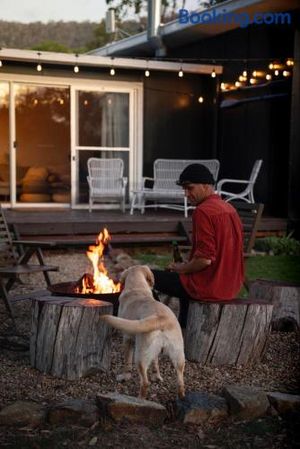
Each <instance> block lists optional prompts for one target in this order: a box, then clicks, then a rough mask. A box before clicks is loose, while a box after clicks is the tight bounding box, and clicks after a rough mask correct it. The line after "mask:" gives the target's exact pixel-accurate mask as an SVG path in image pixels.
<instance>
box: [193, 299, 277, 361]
mask: <svg viewBox="0 0 300 449" xmlns="http://www.w3.org/2000/svg"><path fill="white" fill-rule="evenodd" d="M272 309H273V305H272V304H270V303H267V302H266V301H263V300H251V299H234V300H233V301H226V302H225V301H209V302H208V301H207V302H198V301H193V302H191V303H190V306H189V312H188V320H187V328H186V333H185V355H186V358H187V359H188V360H190V361H195V362H199V363H201V364H203V365H211V366H221V365H247V364H250V363H252V362H254V361H257V360H259V359H260V357H261V355H262V353H263V350H264V348H265V343H266V338H267V335H268V333H269V326H270V321H271V316H272Z"/></svg>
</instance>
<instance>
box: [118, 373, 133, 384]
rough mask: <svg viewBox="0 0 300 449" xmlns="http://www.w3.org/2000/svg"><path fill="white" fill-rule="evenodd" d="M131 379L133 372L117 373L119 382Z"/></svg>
mask: <svg viewBox="0 0 300 449" xmlns="http://www.w3.org/2000/svg"><path fill="white" fill-rule="evenodd" d="M129 379H131V373H122V374H118V375H117V381H118V382H125V381H126V380H129Z"/></svg>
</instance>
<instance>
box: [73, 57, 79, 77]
mask: <svg viewBox="0 0 300 449" xmlns="http://www.w3.org/2000/svg"><path fill="white" fill-rule="evenodd" d="M75 58H76V60H77V59H78V55H77V54H76V55H75ZM73 70H74V73H79V67H78V65H77V62H76V63H75V65H74V68H73Z"/></svg>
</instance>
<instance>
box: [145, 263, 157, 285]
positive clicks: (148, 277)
mask: <svg viewBox="0 0 300 449" xmlns="http://www.w3.org/2000/svg"><path fill="white" fill-rule="evenodd" d="M143 268H144V272H145V277H146V281H147V282H148V284H149V286H150V287H151V288H152V287H153V286H154V284H155V279H154V274H153V273H152V271H151V270H150V268H149V267H148V266H147V265H144V266H143Z"/></svg>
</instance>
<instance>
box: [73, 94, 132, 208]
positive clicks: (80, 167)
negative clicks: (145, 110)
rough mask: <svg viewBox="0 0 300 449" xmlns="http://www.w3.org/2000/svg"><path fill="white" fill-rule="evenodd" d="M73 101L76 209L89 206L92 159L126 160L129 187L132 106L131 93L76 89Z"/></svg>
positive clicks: (125, 171)
mask: <svg viewBox="0 0 300 449" xmlns="http://www.w3.org/2000/svg"><path fill="white" fill-rule="evenodd" d="M74 98H75V106H76V107H75V111H74V112H75V120H74V124H75V127H74V151H73V156H72V160H73V163H74V178H75V184H74V186H75V189H74V194H73V205H74V206H76V205H77V206H79V205H81V206H82V205H87V204H88V198H89V190H88V183H87V174H88V173H87V161H88V159H89V158H90V157H99V158H121V159H123V162H124V176H126V177H128V178H129V183H130V163H131V159H132V157H133V154H132V136H131V126H130V117H131V107H132V106H131V94H130V92H113V91H104V90H103V89H101V90H100V89H99V90H96V89H93V90H85V89H75V90H74ZM105 204H106V207H107V206H108V207H111V204H107V202H106V203H105ZM103 206H104V207H105V205H102V206H101V205H100V206H99V207H103Z"/></svg>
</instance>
